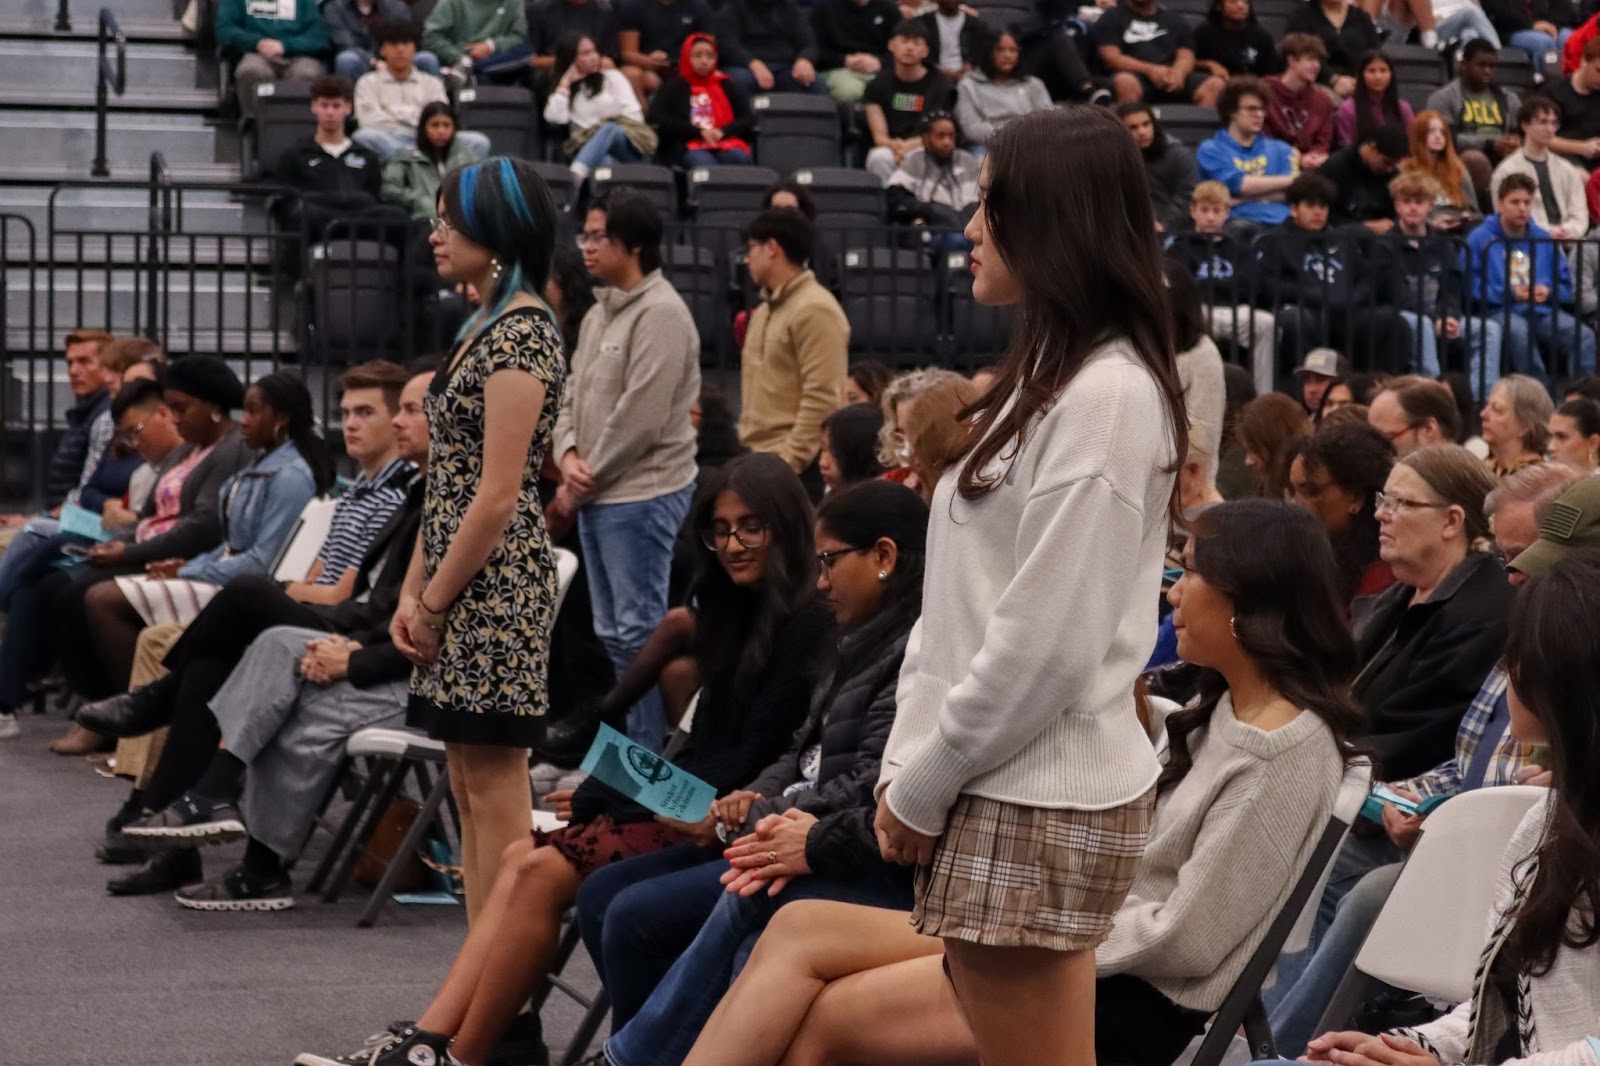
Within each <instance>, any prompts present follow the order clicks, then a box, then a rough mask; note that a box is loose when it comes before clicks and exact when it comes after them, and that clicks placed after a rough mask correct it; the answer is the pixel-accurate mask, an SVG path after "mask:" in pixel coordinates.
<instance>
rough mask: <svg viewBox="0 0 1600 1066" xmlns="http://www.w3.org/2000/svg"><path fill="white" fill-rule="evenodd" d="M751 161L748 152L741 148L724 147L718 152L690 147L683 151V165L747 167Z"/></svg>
mask: <svg viewBox="0 0 1600 1066" xmlns="http://www.w3.org/2000/svg"><path fill="white" fill-rule="evenodd" d="M751 162H752V160H751V158H750V153H749V152H746V151H745V150H744V149H742V148H725V149H723V150H722V151H720V152H713V151H710V150H708V149H705V148H691V149H689V150H688V151H687V152H684V153H683V165H684V166H686V167H716V166H724V167H747V166H749V165H750V164H751Z"/></svg>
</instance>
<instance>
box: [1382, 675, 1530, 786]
mask: <svg viewBox="0 0 1600 1066" xmlns="http://www.w3.org/2000/svg"><path fill="white" fill-rule="evenodd" d="M1510 683H1511V682H1510V679H1509V678H1508V677H1507V676H1506V672H1505V670H1504V669H1502V668H1501V667H1499V666H1496V667H1495V668H1494V669H1493V670H1491V671H1489V676H1488V677H1486V678H1484V680H1483V687H1482V688H1480V689H1479V690H1478V695H1477V696H1476V697H1475V698H1474V699H1473V701H1472V705H1471V706H1470V707H1468V708H1467V713H1466V714H1464V715H1462V717H1461V727H1460V728H1459V729H1457V730H1456V754H1455V758H1453V759H1447V760H1446V761H1444V762H1442V763H1440V764H1439V765H1438V766H1435V767H1434V768H1433V769H1432V770H1429V771H1428V772H1427V773H1425V774H1419V775H1418V776H1416V777H1413V778H1412V779H1411V780H1409V781H1394V782H1391V783H1390V785H1389V787H1390V788H1405V789H1410V790H1411V791H1412V792H1415V793H1416V794H1417V795H1418V796H1420V797H1421V798H1423V799H1427V798H1428V797H1429V796H1454V795H1455V794H1456V793H1458V792H1460V791H1462V787H1463V784H1464V779H1465V777H1466V773H1467V768H1468V767H1470V766H1471V765H1472V757H1473V755H1474V754H1475V753H1476V752H1477V750H1478V745H1479V744H1481V743H1483V734H1484V730H1486V729H1487V728H1488V727H1489V719H1490V718H1491V717H1493V715H1494V705H1495V704H1496V703H1497V702H1499V700H1500V697H1501V696H1503V695H1504V694H1505V691H1506V689H1507V688H1508V687H1509V686H1510ZM1532 754H1533V747H1532V746H1531V745H1528V744H1522V743H1519V742H1517V741H1516V740H1514V739H1512V736H1511V731H1510V730H1509V729H1508V730H1507V731H1506V732H1504V733H1502V734H1501V735H1500V739H1499V741H1498V742H1497V743H1496V744H1495V748H1494V755H1493V757H1492V758H1490V760H1489V765H1488V768H1487V769H1486V770H1485V771H1484V775H1483V785H1482V787H1484V788H1491V787H1493V786H1495V785H1514V784H1516V783H1517V771H1519V770H1521V769H1522V768H1523V767H1524V766H1528V765H1530V757H1531V756H1532Z"/></svg>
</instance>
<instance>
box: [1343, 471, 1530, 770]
mask: <svg viewBox="0 0 1600 1066" xmlns="http://www.w3.org/2000/svg"><path fill="white" fill-rule="evenodd" d="M1494 486H1495V483H1494V479H1493V478H1492V477H1490V476H1489V472H1488V471H1487V470H1486V469H1485V468H1484V465H1483V463H1481V462H1479V461H1478V459H1477V458H1476V457H1474V456H1473V455H1472V453H1471V452H1469V451H1467V450H1466V449H1465V448H1462V447H1461V446H1459V445H1455V444H1433V445H1429V446H1428V447H1426V448H1420V449H1418V450H1417V451H1414V452H1412V453H1410V454H1409V455H1406V456H1404V457H1402V458H1401V459H1400V460H1399V461H1398V462H1397V463H1396V464H1395V466H1394V469H1393V470H1391V471H1390V472H1389V477H1388V479H1387V480H1386V481H1385V482H1384V486H1383V491H1382V492H1379V493H1378V494H1377V496H1376V497H1375V502H1376V505H1377V506H1376V508H1375V514H1376V516H1377V519H1378V555H1379V558H1381V559H1382V560H1383V561H1384V562H1385V563H1388V564H1389V567H1390V569H1392V570H1393V571H1394V576H1395V578H1396V584H1394V585H1393V586H1391V587H1390V588H1389V589H1388V590H1387V591H1386V592H1384V593H1382V594H1381V595H1379V596H1377V597H1374V598H1373V599H1371V600H1367V601H1360V602H1358V603H1357V604H1356V606H1355V615H1356V618H1355V636H1356V643H1357V646H1358V649H1359V651H1360V653H1361V659H1362V663H1363V665H1362V669H1361V673H1360V676H1359V677H1358V678H1357V679H1356V683H1355V686H1354V688H1353V690H1352V691H1353V694H1354V695H1355V697H1356V699H1357V700H1359V701H1360V703H1361V704H1362V706H1363V707H1364V708H1365V710H1366V713H1367V721H1368V724H1369V734H1368V737H1369V743H1371V745H1372V746H1373V748H1374V749H1375V751H1376V755H1377V759H1378V765H1379V766H1381V767H1382V768H1383V773H1384V776H1385V778H1386V779H1388V780H1399V779H1402V778H1407V777H1412V776H1414V775H1416V774H1420V773H1422V772H1423V771H1425V770H1428V769H1431V768H1432V767H1434V766H1437V765H1438V764H1439V763H1441V762H1443V761H1444V760H1445V759H1447V758H1449V757H1450V755H1451V752H1452V751H1453V746H1454V743H1455V733H1456V728H1457V726H1458V725H1459V724H1460V722H1461V716H1462V715H1463V714H1464V713H1465V712H1466V709H1467V706H1468V704H1470V703H1471V701H1472V698H1473V697H1474V696H1475V695H1476V694H1477V692H1478V688H1479V686H1480V685H1481V684H1482V682H1483V679H1484V677H1485V675H1487V674H1488V673H1489V671H1490V670H1491V669H1493V668H1494V665H1495V662H1496V660H1497V659H1498V658H1499V655H1500V646H1501V644H1502V643H1503V642H1504V640H1505V625H1506V612H1507V610H1508V609H1509V607H1510V596H1511V587H1510V585H1509V584H1508V583H1507V582H1506V578H1505V570H1504V567H1503V566H1502V565H1501V564H1500V562H1499V560H1498V559H1497V558H1496V557H1495V556H1494V555H1493V554H1492V552H1491V547H1492V544H1493V539H1492V537H1491V534H1490V531H1489V520H1488V518H1487V517H1486V515H1485V514H1484V500H1485V498H1486V497H1487V496H1488V495H1489V493H1490V492H1491V491H1492V490H1493V489H1494Z"/></svg>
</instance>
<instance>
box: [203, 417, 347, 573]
mask: <svg viewBox="0 0 1600 1066" xmlns="http://www.w3.org/2000/svg"><path fill="white" fill-rule="evenodd" d="M316 494H317V487H316V482H315V480H314V479H313V478H312V476H311V467H310V466H309V465H307V463H306V461H305V460H304V459H302V458H301V457H300V451H299V449H297V448H296V447H295V446H294V444H293V443H291V442H285V443H283V444H280V445H279V446H278V447H276V448H274V449H273V450H272V451H270V452H268V453H267V454H266V455H264V456H262V457H261V458H260V459H257V460H256V461H255V462H254V463H253V464H251V465H250V466H248V467H246V468H245V469H243V470H241V471H239V472H238V473H237V474H235V475H233V476H232V477H230V478H229V479H228V480H227V481H225V482H224V483H223V485H222V491H221V493H220V494H219V497H218V499H219V510H220V511H221V512H222V543H221V544H218V545H217V546H216V547H215V548H212V549H211V550H210V551H207V552H205V553H203V554H201V555H197V556H195V557H194V558H193V559H190V560H189V561H188V562H187V563H185V564H184V565H183V566H182V567H181V568H180V569H179V570H178V576H179V577H184V578H188V579H190V580H192V581H209V582H211V583H212V584H214V585H225V584H227V583H228V582H229V581H231V580H232V579H233V578H236V577H239V576H241V575H243V574H265V573H266V572H267V569H268V568H269V567H270V566H271V565H272V561H273V559H275V558H276V557H277V555H278V551H279V549H281V548H282V547H283V542H284V541H285V540H286V539H288V536H289V533H290V532H291V531H292V530H293V529H294V524H295V521H296V520H297V519H298V518H299V517H300V512H301V511H302V510H304V509H305V506H306V504H308V503H310V502H311V499H312V497H314V496H315V495H316Z"/></svg>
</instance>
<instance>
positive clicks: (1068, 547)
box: [884, 476, 1145, 835]
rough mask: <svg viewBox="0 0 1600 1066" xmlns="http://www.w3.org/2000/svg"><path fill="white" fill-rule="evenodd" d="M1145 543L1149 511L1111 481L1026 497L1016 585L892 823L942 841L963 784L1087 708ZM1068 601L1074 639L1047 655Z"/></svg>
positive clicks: (948, 697) (917, 758) (900, 793)
mask: <svg viewBox="0 0 1600 1066" xmlns="http://www.w3.org/2000/svg"><path fill="white" fill-rule="evenodd" d="M1144 535H1145V530H1144V515H1143V514H1142V513H1140V509H1139V508H1138V507H1136V506H1135V505H1134V504H1133V503H1131V502H1130V501H1128V500H1127V499H1125V498H1123V497H1122V496H1120V495H1119V494H1118V493H1117V492H1116V491H1115V490H1114V489H1113V488H1112V486H1111V483H1110V482H1109V481H1107V480H1106V479H1105V478H1104V477H1102V476H1092V477H1085V478H1082V479H1079V480H1076V481H1070V482H1067V483H1066V484H1064V485H1057V486H1053V487H1047V488H1044V489H1042V490H1037V491H1036V492H1035V493H1034V494H1033V495H1031V496H1030V497H1029V498H1028V500H1027V503H1026V505H1025V506H1024V508H1023V512H1022V521H1021V522H1020V523H1019V526H1018V529H1017V533H1016V539H1015V541H1014V543H1013V545H1012V551H1013V552H1014V553H1015V555H1016V558H1017V567H1016V576H1015V577H1014V578H1013V579H1012V581H1011V583H1010V585H1009V586H1008V587H1007V588H1006V590H1005V591H1004V592H1003V593H1002V594H1001V595H1000V598H999V599H998V601H997V602H996V603H995V607H994V612H993V613H992V614H991V615H990V617H989V621H988V623H987V625H986V626H985V628H984V636H983V645H982V647H981V648H980V649H979V651H978V654H977V656H976V657H975V658H974V659H973V660H972V666H971V670H970V672H969V673H968V675H967V676H966V677H965V678H964V679H963V680H962V681H960V682H959V683H958V684H956V685H955V686H954V687H952V688H951V689H950V690H949V691H948V692H947V693H946V694H945V698H944V703H943V706H942V707H941V708H940V710H939V713H938V728H937V729H935V730H934V731H932V732H930V733H929V734H928V736H927V737H926V738H925V739H924V740H923V741H922V743H920V744H919V745H918V746H917V747H916V748H915V749H913V750H912V751H911V752H910V753H909V757H908V758H907V760H906V763H905V766H904V768H903V769H902V770H901V771H900V774H899V776H898V777H896V778H895V779H894V781H892V782H891V783H890V785H889V788H888V791H887V793H886V794H885V796H884V802H886V803H888V804H889V809H890V810H891V811H893V812H894V814H895V817H897V818H899V819H900V820H901V821H902V822H904V823H905V824H906V825H907V826H909V827H910V828H912V829H914V830H916V831H917V832H919V833H927V834H930V835H937V834H938V833H939V832H941V831H942V830H943V828H944V824H945V819H946V816H947V815H948V813H949V811H950V808H951V807H952V806H953V805H954V804H955V800H956V796H957V795H958V794H959V793H960V792H961V789H962V786H964V785H965V784H966V783H967V782H968V781H971V780H972V779H973V778H974V777H977V776H978V775H979V774H982V773H985V772H987V771H988V770H991V769H993V768H994V767H996V766H999V765H1000V764H1001V763H1003V762H1005V761H1006V760H1007V759H1009V758H1010V757H1011V756H1012V755H1015V754H1016V753H1017V752H1018V751H1020V750H1022V748H1023V747H1025V746H1026V745H1027V744H1028V743H1029V742H1030V741H1032V740H1033V739H1034V738H1035V737H1037V736H1038V735H1039V734H1040V733H1041V732H1042V731H1043V730H1044V729H1045V727H1046V726H1048V725H1049V724H1050V722H1051V721H1052V720H1053V719H1055V718H1058V717H1060V716H1061V715H1063V714H1070V713H1072V711H1073V710H1074V709H1075V708H1077V707H1078V706H1080V704H1081V702H1082V697H1083V693H1084V692H1085V690H1086V689H1087V688H1088V686H1089V684H1090V683H1091V681H1092V679H1093V677H1094V675H1095V671H1096V670H1097V669H1098V668H1099V667H1100V665H1101V663H1102V662H1103V661H1104V660H1105V658H1106V654H1107V651H1108V650H1109V648H1110V646H1111V643H1112V641H1113V639H1114V637H1115V635H1116V629H1117V626H1118V623H1119V621H1120V619H1121V617H1122V613H1123V599H1124V598H1125V597H1126V596H1127V590H1128V589H1129V587H1130V586H1131V585H1132V584H1133V579H1134V576H1135V573H1134V570H1135V567H1136V565H1137V560H1136V553H1135V552H1134V551H1132V550H1130V546H1133V545H1137V544H1139V543H1140V541H1141V540H1142V539H1143V538H1144ZM995 547H996V550H1001V549H1002V546H1001V545H996V546H995ZM1067 593H1070V595H1071V613H1072V620H1071V621H1072V625H1071V633H1070V636H1068V635H1066V634H1063V636H1064V637H1065V639H1061V640H1059V641H1054V642H1052V644H1051V646H1050V648H1049V650H1048V653H1045V652H1044V651H1043V649H1041V646H1040V641H1041V635H1043V634H1049V633H1061V632H1062V625H1063V622H1064V620H1065V619H1064V618H1063V615H1062V611H1063V606H1064V604H1063V595H1064V594H1067Z"/></svg>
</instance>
